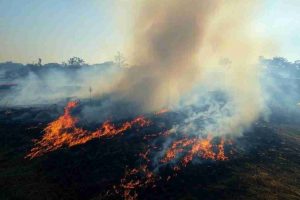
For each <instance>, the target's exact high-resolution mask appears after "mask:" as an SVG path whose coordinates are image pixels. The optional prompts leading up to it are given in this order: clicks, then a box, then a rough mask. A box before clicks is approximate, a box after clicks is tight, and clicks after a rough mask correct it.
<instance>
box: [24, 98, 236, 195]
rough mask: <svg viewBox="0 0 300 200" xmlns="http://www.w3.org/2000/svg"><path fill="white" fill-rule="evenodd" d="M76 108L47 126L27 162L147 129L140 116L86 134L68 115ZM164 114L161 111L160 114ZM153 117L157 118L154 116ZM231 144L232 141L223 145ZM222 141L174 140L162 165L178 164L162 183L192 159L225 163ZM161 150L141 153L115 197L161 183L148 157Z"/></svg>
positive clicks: (154, 135)
mask: <svg viewBox="0 0 300 200" xmlns="http://www.w3.org/2000/svg"><path fill="white" fill-rule="evenodd" d="M77 105H78V102H75V101H71V102H69V103H68V104H67V106H66V107H65V109H64V113H63V115H61V116H60V117H58V119H56V120H54V121H53V122H51V123H49V124H48V125H47V127H46V128H45V129H44V135H43V136H42V138H41V139H40V140H36V141H35V146H34V147H33V148H32V149H31V151H30V152H29V154H28V155H27V156H26V158H30V159H32V158H35V157H38V156H42V155H44V154H45V153H48V152H51V151H55V150H57V149H59V148H61V147H64V146H66V147H72V146H76V145H80V144H84V143H86V142H88V141H90V140H92V139H96V138H102V137H106V138H107V137H113V136H116V135H121V134H123V133H124V132H125V131H126V130H128V129H131V128H133V126H135V127H136V128H138V127H145V126H148V125H150V123H151V122H150V121H149V120H147V119H145V118H144V117H143V116H139V117H137V118H135V119H133V120H131V121H127V122H124V123H122V124H120V125H118V126H116V125H114V124H112V123H111V122H110V121H105V122H104V123H103V124H102V125H101V126H100V128H99V129H98V130H96V131H89V130H85V129H83V128H80V127H77V122H78V119H77V118H76V117H74V116H72V115H71V111H72V109H74V108H75V107H76V106H77ZM164 112H167V110H166V111H164V110H162V111H160V112H159V113H164ZM155 114H156V115H157V114H158V112H157V113H155ZM171 133H172V132H171V131H169V130H167V131H162V132H158V133H150V134H146V135H145V136H144V139H151V140H152V139H153V138H158V137H167V136H169V135H170V134H171ZM227 143H228V144H230V143H232V142H231V141H229V142H227V141H226V144H227ZM224 145H225V140H224V138H221V139H220V140H219V143H216V141H215V140H214V141H213V138H212V137H211V136H207V137H206V138H205V137H204V138H198V137H185V138H182V139H177V140H174V141H173V143H171V145H170V147H169V148H168V149H167V150H166V152H165V154H164V155H163V157H162V159H161V160H160V162H161V163H164V164H166V163H170V162H174V163H175V161H179V162H178V163H179V164H176V165H173V172H174V174H173V175H172V176H170V175H169V176H167V177H166V178H165V181H169V180H170V179H171V178H172V177H175V176H176V175H177V173H178V172H179V171H180V170H181V169H182V168H183V167H186V166H187V164H188V163H190V162H191V161H192V160H193V159H194V158H196V157H198V158H201V159H205V160H221V161H223V160H227V159H228V158H227V157H226V156H225V153H224ZM160 148H161V147H159V146H155V145H154V144H151V145H148V146H147V150H146V151H144V153H140V154H139V157H140V159H141V160H142V161H139V166H138V167H135V168H132V169H127V170H126V171H125V175H124V176H123V178H121V180H120V184H119V185H118V186H114V191H115V193H116V194H119V195H121V196H122V197H123V198H124V199H125V200H134V199H137V198H138V191H140V190H141V189H142V188H145V187H152V188H153V187H155V184H156V182H157V181H158V180H162V177H160V176H158V174H156V173H155V172H154V171H153V170H151V167H153V166H152V161H151V159H150V154H153V152H155V151H157V150H158V149H160Z"/></svg>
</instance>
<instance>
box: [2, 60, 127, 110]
mask: <svg viewBox="0 0 300 200" xmlns="http://www.w3.org/2000/svg"><path fill="white" fill-rule="evenodd" d="M48 65H49V66H41V67H35V68H33V69H29V70H28V71H26V70H24V71H25V72H26V73H24V74H21V75H20V76H18V77H14V78H13V79H12V80H11V81H12V82H13V83H15V84H16V85H17V86H16V87H14V88H12V89H10V90H9V91H8V93H7V94H5V95H3V96H2V97H1V98H0V105H2V106H24V105H25V106H37V105H44V104H53V103H59V102H63V103H65V102H66V101H68V100H70V99H72V98H73V99H88V98H89V97H90V95H91V96H92V97H93V98H95V97H101V96H102V95H104V94H106V93H108V92H110V91H111V86H112V84H113V82H114V81H116V80H118V77H119V76H120V75H121V74H122V70H121V69H119V68H117V67H114V66H96V67H94V66H82V67H63V66H59V67H57V66H55V64H54V65H53V64H48ZM56 65H58V64H56ZM4 66H5V64H4ZM7 68H8V67H7ZM20 68H24V69H27V66H22V67H20ZM19 71H20V69H17V70H12V71H11V72H10V73H11V74H14V73H17V72H19ZM90 88H91V89H92V91H90ZM90 92H91V93H90Z"/></svg>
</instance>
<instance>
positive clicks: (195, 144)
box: [161, 136, 228, 166]
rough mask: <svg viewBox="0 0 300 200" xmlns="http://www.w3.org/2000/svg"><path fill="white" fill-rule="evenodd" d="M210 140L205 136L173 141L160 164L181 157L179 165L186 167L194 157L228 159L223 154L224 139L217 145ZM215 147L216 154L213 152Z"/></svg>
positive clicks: (210, 138)
mask: <svg viewBox="0 0 300 200" xmlns="http://www.w3.org/2000/svg"><path fill="white" fill-rule="evenodd" d="M212 139H213V138H212V137H210V136H207V138H192V139H189V138H184V139H180V140H177V141H174V142H173V143H172V145H171V147H170V148H169V149H168V150H167V151H166V153H165V155H164V157H163V158H162V159H161V162H162V163H168V162H171V161H172V160H175V159H176V158H180V157H181V163H182V164H183V166H186V165H187V164H188V163H189V162H191V161H192V160H193V158H194V157H199V158H202V159H206V160H227V159H228V158H227V157H226V156H225V153H224V143H225V142H224V139H223V138H222V139H221V141H220V143H219V144H217V145H214V144H213V143H212ZM215 146H216V147H217V152H215V151H214V147H215ZM187 149H188V150H187ZM182 154H183V155H182Z"/></svg>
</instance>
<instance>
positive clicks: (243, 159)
mask: <svg viewBox="0 0 300 200" xmlns="http://www.w3.org/2000/svg"><path fill="white" fill-rule="evenodd" d="M28 109H29V108H26V109H24V108H23V109H15V110H9V111H7V110H2V111H1V116H2V121H1V127H0V134H1V138H2V139H1V145H0V146H1V148H0V155H1V165H0V167H1V173H0V176H1V181H0V184H1V192H0V193H1V198H2V199H118V198H120V197H119V196H118V195H116V194H114V193H113V192H112V187H113V185H117V184H118V183H119V181H120V179H121V178H122V177H123V175H124V172H125V170H126V169H128V168H130V167H134V166H135V165H136V164H137V163H138V162H140V161H139V153H140V152H142V151H143V150H144V149H145V148H146V147H147V145H148V144H147V140H145V139H144V137H145V135H148V136H149V137H151V133H154V132H158V131H160V128H158V127H157V126H150V127H147V128H145V129H143V130H142V131H140V132H138V134H136V133H135V130H129V131H126V132H125V133H124V135H123V136H116V137H113V138H106V139H101V140H97V139H95V140H92V141H90V142H88V143H86V144H84V145H79V146H75V147H72V148H62V149H60V150H58V151H55V152H51V153H49V154H46V155H44V156H42V157H39V158H36V159H33V160H29V159H24V156H25V155H26V154H27V153H28V151H29V150H30V148H31V147H32V145H33V143H32V140H33V139H36V138H39V137H41V132H42V129H43V128H44V127H45V126H46V124H47V122H34V120H28V121H26V123H24V120H20V121H16V120H12V118H14V117H15V116H20V115H22V114H26V113H27V115H28V114H30V115H32V116H31V117H30V118H31V119H34V116H36V115H41V113H47V112H46V111H47V109H44V110H42V109H36V110H34V109H29V110H28ZM52 110H53V109H52ZM58 110H59V109H58ZM58 113H59V111H58ZM168 115H169V116H167V117H165V119H164V117H160V118H159V119H156V120H158V121H160V123H164V127H168V126H171V125H172V121H170V120H169V119H170V118H173V119H176V117H178V116H177V114H176V113H168ZM4 116H5V117H4ZM48 117H49V116H48ZM50 118H51V116H50ZM154 118H155V117H154ZM153 120H155V119H153ZM275 120H276V119H274V120H273V122H268V123H266V122H258V123H257V124H256V125H255V126H254V127H253V128H252V129H251V130H249V131H248V132H246V133H244V136H242V137H240V138H238V139H237V140H236V141H235V142H234V143H235V144H236V145H234V149H233V150H234V153H233V154H232V155H231V156H230V159H229V160H227V161H205V162H203V163H196V164H195V163H190V164H188V166H187V167H186V168H184V169H182V170H181V171H179V172H177V173H176V174H177V175H176V176H174V177H172V178H170V179H169V180H168V181H160V180H158V181H157V182H156V183H155V187H154V188H152V187H146V188H142V189H139V191H138V193H139V197H140V198H141V199H220V198H221V199H299V198H300V190H299V185H300V182H299V181H300V177H299V174H300V171H299V169H300V161H299V160H300V157H299V156H300V152H299V151H300V143H299V140H300V138H299V136H300V135H299V130H300V127H299V126H298V125H295V124H294V123H285V124H280V123H275V122H276V121H275ZM281 120H283V119H281ZM271 121H272V120H271ZM159 173H160V175H161V176H162V177H168V176H169V175H170V174H172V173H173V172H172V170H171V166H168V165H167V166H165V167H163V168H161V169H160V172H159Z"/></svg>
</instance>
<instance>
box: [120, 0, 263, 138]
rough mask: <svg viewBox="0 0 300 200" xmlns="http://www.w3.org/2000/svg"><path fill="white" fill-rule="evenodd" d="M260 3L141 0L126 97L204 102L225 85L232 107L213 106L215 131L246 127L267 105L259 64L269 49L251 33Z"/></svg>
mask: <svg viewBox="0 0 300 200" xmlns="http://www.w3.org/2000/svg"><path fill="white" fill-rule="evenodd" d="M258 9H259V5H258V4H257V2H256V1H251V2H240V1H214V0H213V1H201V0H197V1H195V0H187V1H180V0H176V1H173V0H172V1H171V0H163V1H145V2H143V3H142V4H141V5H140V13H139V15H138V16H137V22H136V26H135V29H134V31H133V37H134V39H133V45H132V46H131V47H130V50H131V55H133V56H132V58H131V60H132V62H133V63H135V64H136V67H132V68H131V69H130V70H129V71H128V73H127V74H126V76H125V77H124V78H123V79H122V80H121V82H120V84H119V85H117V87H118V90H120V92H121V93H122V94H123V96H122V97H123V98H124V97H125V99H129V100H130V101H134V102H136V104H137V105H140V107H141V108H142V109H143V111H154V110H158V109H160V108H162V107H169V108H180V105H184V106H188V105H191V104H194V105H199V104H200V105H202V104H203V102H199V101H200V100H201V99H203V97H204V96H208V95H210V93H203V91H205V89H206V90H207V89H208V88H209V91H211V90H214V91H220V92H222V93H224V94H226V96H228V98H227V100H228V103H227V104H226V106H227V107H228V110H230V112H231V113H230V115H228V114H222V112H221V111H220V110H215V112H218V113H219V114H220V115H221V117H219V118H218V127H219V126H221V125H222V133H216V134H227V133H232V134H234V133H241V132H242V130H243V129H245V128H247V127H248V126H249V125H250V124H251V123H252V122H253V121H255V120H256V119H257V118H258V117H259V115H260V113H261V111H263V110H264V108H265V99H264V94H263V92H262V88H261V85H260V80H259V73H260V69H259V66H258V65H257V63H258V57H259V56H260V55H262V53H264V55H265V54H266V53H267V52H268V49H266V48H264V47H265V45H264V44H265V42H262V40H259V39H258V38H255V36H254V35H253V33H252V32H251V28H252V27H251V23H252V22H251V18H252V15H253V11H256V12H257V10H258ZM200 90H201V92H200ZM207 91H208V90H207ZM200 93H201V94H200ZM201 95H202V96H201ZM211 104H212V103H211ZM210 106H212V105H210ZM215 108H216V109H218V107H215ZM225 113H227V112H225Z"/></svg>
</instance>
